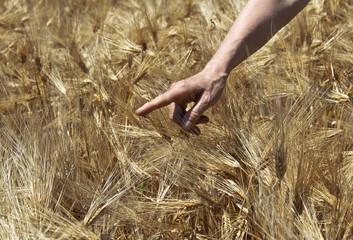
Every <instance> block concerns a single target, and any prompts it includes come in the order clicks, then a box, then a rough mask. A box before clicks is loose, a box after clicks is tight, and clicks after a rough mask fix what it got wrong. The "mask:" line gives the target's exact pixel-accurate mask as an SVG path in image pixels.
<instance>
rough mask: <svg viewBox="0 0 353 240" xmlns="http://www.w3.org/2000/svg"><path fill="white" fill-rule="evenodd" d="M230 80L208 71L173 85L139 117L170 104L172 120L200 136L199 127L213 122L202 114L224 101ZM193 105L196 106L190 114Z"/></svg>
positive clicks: (137, 112) (140, 113)
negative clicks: (221, 100) (222, 96)
mask: <svg viewBox="0 0 353 240" xmlns="http://www.w3.org/2000/svg"><path fill="white" fill-rule="evenodd" d="M226 79H227V74H220V73H218V72H216V71H212V70H210V69H208V68H205V69H204V70H203V71H201V72H199V73H198V74H196V75H194V76H192V77H190V78H187V79H185V80H181V81H179V82H176V83H174V84H172V86H171V87H170V90H168V91H167V92H165V93H163V94H162V95H159V96H158V97H156V98H155V99H153V100H152V101H150V102H148V103H146V104H144V105H143V106H142V107H140V108H139V109H137V110H136V114H137V115H140V116H144V115H146V114H148V113H150V112H152V111H153V110H155V109H158V108H161V107H164V106H167V105H169V104H170V115H169V117H170V119H172V120H173V121H174V122H175V123H177V124H178V125H179V126H181V127H182V128H183V129H184V130H187V131H191V132H193V133H195V134H200V129H199V128H198V127H197V126H196V124H201V123H207V122H209V118H208V117H207V116H205V115H202V114H203V113H204V112H205V111H206V110H207V109H208V108H209V107H211V106H212V105H214V104H215V103H216V102H217V101H218V99H219V98H220V97H221V94H222V91H223V88H224V86H225V82H226ZM190 102H194V103H195V104H194V105H193V106H192V107H191V108H190V109H189V110H186V107H187V104H188V103H190Z"/></svg>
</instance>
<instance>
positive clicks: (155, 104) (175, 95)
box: [136, 88, 187, 116]
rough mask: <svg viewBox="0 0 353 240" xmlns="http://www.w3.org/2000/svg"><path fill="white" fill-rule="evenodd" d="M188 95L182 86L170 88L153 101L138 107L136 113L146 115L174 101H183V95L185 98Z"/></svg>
mask: <svg viewBox="0 0 353 240" xmlns="http://www.w3.org/2000/svg"><path fill="white" fill-rule="evenodd" d="M186 96H187V94H185V91H184V89H182V88H173V89H169V90H168V91H167V92H165V93H163V94H162V95H159V96H158V97H156V98H155V99H153V100H152V101H150V102H148V103H145V104H144V105H143V106H142V107H140V108H139V109H137V110H136V114H137V115H139V116H144V115H146V114H149V113H150V112H152V111H154V110H156V109H158V108H161V107H164V106H167V105H169V104H170V103H172V102H178V101H181V100H183V97H184V98H185V97H186ZM185 100H186V99H185Z"/></svg>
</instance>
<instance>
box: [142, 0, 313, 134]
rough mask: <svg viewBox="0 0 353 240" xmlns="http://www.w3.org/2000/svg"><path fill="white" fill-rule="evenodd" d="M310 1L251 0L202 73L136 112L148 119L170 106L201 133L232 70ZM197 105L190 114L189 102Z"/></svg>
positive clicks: (176, 118) (178, 118)
mask: <svg viewBox="0 0 353 240" xmlns="http://www.w3.org/2000/svg"><path fill="white" fill-rule="evenodd" d="M308 2H309V0H249V1H248V2H247V4H246V5H245V7H244V8H243V10H242V11H241V13H240V14H239V16H238V17H237V19H236V21H235V22H234V23H233V26H232V27H231V29H230V30H229V32H228V34H227V36H226V37H225V39H224V40H223V42H222V44H221V45H220V47H219V48H218V50H217V52H216V53H215V55H214V56H213V57H212V59H211V60H210V61H209V62H208V64H207V65H206V66H205V68H204V69H203V70H202V71H201V72H199V73H198V74H196V75H194V76H192V77H190V78H187V79H184V80H181V81H178V82H176V83H174V84H172V86H171V88H170V90H168V91H167V92H165V93H163V94H161V95H159V96H158V97H156V98H155V99H153V100H152V101H150V102H147V103H146V104H144V105H143V106H142V107H140V108H139V109H137V110H136V114H137V115H139V116H144V115H146V114H149V113H150V112H152V111H153V110H155V109H158V108H161V107H164V106H167V105H170V118H171V119H172V120H173V121H174V122H176V123H177V124H178V125H179V126H181V127H182V128H183V129H184V130H186V131H191V132H193V133H196V134H199V133H200V129H199V128H198V127H197V126H196V125H197V124H201V123H207V122H208V121H209V119H208V117H207V116H205V115H202V114H203V113H204V112H205V111H206V110H207V109H208V108H209V107H211V106H212V105H214V104H215V103H216V102H217V101H218V100H219V98H220V97H221V94H222V91H223V89H224V87H225V84H226V80H227V77H228V75H229V73H230V71H231V70H232V69H233V68H235V67H236V66H238V65H239V64H240V63H241V62H242V61H244V60H245V59H246V58H248V57H249V56H250V55H251V54H253V53H254V52H256V51H257V50H258V49H260V48H261V47H262V46H263V45H265V44H266V43H267V42H268V40H270V39H271V37H272V36H273V35H275V34H276V33H277V32H278V30H280V29H281V28H282V27H284V26H285V25H286V24H287V23H288V22H289V21H290V20H292V19H293V18H294V17H295V16H296V15H297V14H298V13H299V12H300V11H301V10H302V9H303V8H304V7H305V6H306V5H307V4H308ZM189 102H194V105H193V106H192V107H191V108H190V109H189V110H188V111H186V106H187V103H189Z"/></svg>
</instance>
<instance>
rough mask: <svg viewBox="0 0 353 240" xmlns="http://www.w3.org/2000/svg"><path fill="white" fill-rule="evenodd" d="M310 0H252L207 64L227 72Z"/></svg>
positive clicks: (255, 49) (258, 47)
mask: <svg viewBox="0 0 353 240" xmlns="http://www.w3.org/2000/svg"><path fill="white" fill-rule="evenodd" d="M308 2H309V0H249V1H248V3H247V4H246V5H245V7H244V9H243V10H242V11H241V13H240V14H239V16H238V18H237V19H236V21H235V22H234V24H233V26H232V27H231V29H230V30H229V32H228V34H227V36H226V38H225V39H224V41H223V42H222V44H221V45H220V47H219V48H218V50H217V52H216V53H215V55H214V56H213V58H212V59H211V60H210V62H209V63H208V64H207V66H206V68H209V69H210V68H211V69H212V70H214V71H217V72H218V73H220V74H224V75H227V74H229V72H230V71H231V70H232V69H233V68H235V67H236V66H237V65H238V64H240V63H241V62H242V61H244V60H245V59H246V58H248V57H249V56H250V55H251V54H253V53H254V52H256V51H257V50H258V49H260V48H261V47H262V46H263V45H264V44H265V43H266V42H267V41H268V40H270V39H271V37H272V36H273V35H274V34H275V33H277V32H278V30H280V29H281V28H282V27H284V26H285V25H286V24H287V23H288V22H289V21H290V20H292V19H293V18H294V17H295V16H296V15H297V14H298V13H299V12H300V11H301V10H302V9H303V8H304V7H305V6H306V5H307V3H308Z"/></svg>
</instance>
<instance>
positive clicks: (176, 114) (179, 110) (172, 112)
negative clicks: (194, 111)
mask: <svg viewBox="0 0 353 240" xmlns="http://www.w3.org/2000/svg"><path fill="white" fill-rule="evenodd" d="M169 106H170V109H169V118H170V119H171V120H172V121H174V122H175V123H177V124H178V125H179V126H181V121H182V120H183V117H184V115H185V107H184V106H183V105H181V104H177V103H174V102H172V103H171V104H170V105H169Z"/></svg>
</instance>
